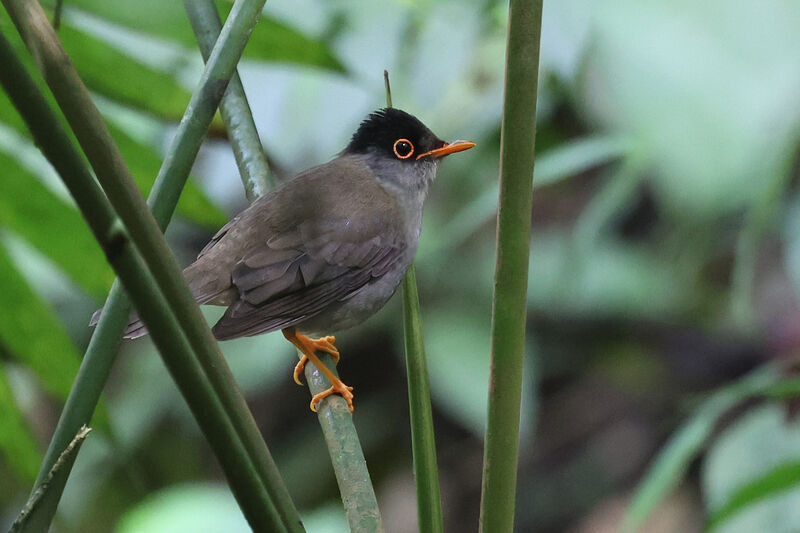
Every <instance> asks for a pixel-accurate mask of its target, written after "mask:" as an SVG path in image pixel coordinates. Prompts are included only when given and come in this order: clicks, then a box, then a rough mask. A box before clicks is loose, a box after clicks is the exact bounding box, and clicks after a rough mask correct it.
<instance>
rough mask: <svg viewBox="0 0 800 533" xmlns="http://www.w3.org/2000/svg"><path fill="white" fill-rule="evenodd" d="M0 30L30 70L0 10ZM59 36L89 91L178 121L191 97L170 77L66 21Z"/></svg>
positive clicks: (20, 43)
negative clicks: (0, 29)
mask: <svg viewBox="0 0 800 533" xmlns="http://www.w3.org/2000/svg"><path fill="white" fill-rule="evenodd" d="M176 4H177V2H176ZM0 27H2V28H3V30H4V34H6V35H8V36H9V38H10V40H11V42H12V44H13V45H14V49H15V50H16V51H17V53H18V55H19V56H20V57H21V58H22V59H23V61H25V63H26V65H28V66H29V67H33V63H32V61H30V59H29V58H30V56H29V54H28V52H27V49H26V47H25V45H24V44H23V42H22V40H21V39H20V37H19V35H18V34H17V33H16V31H15V29H14V26H13V25H12V23H11V20H10V19H9V17H8V15H7V14H6V13H5V11H0ZM6 30H7V31H6ZM58 37H59V40H60V41H61V44H62V45H63V46H64V49H65V50H66V51H67V54H69V57H70V61H72V63H73V64H74V65H75V68H77V69H78V73H79V74H80V76H81V79H82V80H83V82H84V83H85V84H86V86H87V87H88V88H89V89H90V90H91V91H94V92H97V93H98V94H101V95H103V96H105V97H107V98H109V99H112V100H116V101H118V102H120V103H122V104H125V105H128V106H131V107H134V108H136V109H139V110H140V111H143V112H145V113H150V114H153V115H155V116H157V117H160V118H162V119H164V120H170V121H178V120H180V118H181V117H182V116H183V112H184V110H185V109H186V106H187V105H188V104H189V99H190V98H191V96H192V95H191V93H190V92H189V91H187V90H186V89H184V88H183V87H182V86H181V85H180V84H179V83H178V81H177V80H176V79H175V78H174V77H173V76H172V75H171V74H169V73H166V72H159V71H157V70H154V69H152V68H150V67H148V66H146V65H143V64H142V63H139V62H138V61H136V60H135V59H133V58H131V57H130V56H128V55H126V54H123V53H122V52H119V51H117V50H116V49H115V48H113V47H111V46H109V45H108V43H106V42H104V41H102V40H100V39H98V38H96V37H94V36H92V35H89V34H88V33H85V32H83V31H81V30H79V29H76V28H75V27H73V26H71V25H70V24H69V23H68V22H67V21H64V22H62V25H61V28H60V29H59V31H58ZM30 70H31V68H29V71H30ZM45 92H48V94H49V91H45Z"/></svg>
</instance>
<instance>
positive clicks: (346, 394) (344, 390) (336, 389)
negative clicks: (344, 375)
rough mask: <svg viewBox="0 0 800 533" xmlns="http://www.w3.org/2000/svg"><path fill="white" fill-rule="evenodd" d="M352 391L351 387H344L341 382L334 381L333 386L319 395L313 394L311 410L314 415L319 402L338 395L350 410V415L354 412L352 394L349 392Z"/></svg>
mask: <svg viewBox="0 0 800 533" xmlns="http://www.w3.org/2000/svg"><path fill="white" fill-rule="evenodd" d="M352 390H353V387H349V386H347V385H345V384H344V383H343V382H342V381H336V382H334V383H333V385H332V386H331V387H330V388H328V389H325V390H324V391H322V392H320V393H319V394H315V395H314V397H313V398H311V404H310V406H311V410H312V411H314V412H315V413H316V412H317V406H318V405H319V402H321V401H322V400H324V399H325V398H327V397H328V396H330V395H331V394H339V395H341V397H342V398H344V400H345V401H346V402H347V407H348V408H349V409H350V412H351V413H352V412H353V410H354V407H353V393H352V392H350V391H352Z"/></svg>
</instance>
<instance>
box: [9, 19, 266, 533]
mask: <svg viewBox="0 0 800 533" xmlns="http://www.w3.org/2000/svg"><path fill="white" fill-rule="evenodd" d="M0 63H2V65H3V68H2V69H0V84H2V86H3V88H4V89H5V91H6V93H7V94H8V95H9V97H10V99H11V101H12V103H13V104H14V107H16V108H17V110H19V112H20V114H21V115H22V117H23V119H24V120H25V122H26V124H27V125H28V128H29V129H30V130H31V133H32V135H33V138H34V140H35V141H36V144H37V145H38V146H39V147H40V148H41V150H42V152H43V153H44V155H45V156H46V157H47V159H48V160H49V161H50V162H51V164H52V165H53V167H54V168H55V169H56V171H57V172H58V174H59V175H60V176H61V178H62V180H63V181H64V183H65V185H66V186H67V188H68V189H69V191H70V193H71V194H72V196H73V198H74V199H75V202H76V203H77V205H78V208H79V209H80V211H81V213H82V214H83V216H84V218H85V219H86V221H87V223H88V224H89V227H90V229H91V230H92V233H94V235H95V238H96V239H97V241H98V243H99V244H100V246H101V247H102V249H103V251H104V252H105V254H106V258H107V259H108V261H109V263H110V264H111V266H112V267H113V268H114V270H115V271H116V272H117V274H118V275H119V276H120V279H121V280H122V283H124V284H125V288H126V290H127V291H128V294H130V295H131V297H132V299H133V302H134V304H135V305H136V307H137V309H138V310H139V313H140V315H141V316H142V319H143V320H144V321H145V324H146V325H147V327H148V329H149V330H150V334H151V335H152V337H153V341H154V342H155V344H156V346H157V348H158V350H159V352H160V353H161V355H162V357H163V358H164V362H165V364H166V365H167V367H168V369H169V371H170V373H171V374H172V376H173V378H174V379H175V382H176V383H177V384H178V386H179V388H180V390H181V393H182V394H183V396H184V398H185V399H186V401H187V403H188V404H189V407H190V408H191V410H192V413H193V414H194V416H195V418H196V419H197V421H198V423H199V425H200V428H201V429H202V430H203V433H204V434H205V435H206V438H207V439H208V442H209V444H210V445H211V448H212V449H213V451H214V453H215V454H216V456H217V458H218V459H219V461H220V465H221V466H222V469H223V471H224V472H225V475H226V476H227V478H228V481H229V483H230V486H231V490H232V491H233V493H234V496H235V497H236V499H237V501H238V502H239V504H240V506H241V507H242V510H243V511H244V513H245V516H246V517H247V519H248V521H249V522H250V524H251V525H252V527H253V528H254V529H256V530H259V531H261V530H265V531H276V530H279V529H277V528H280V527H281V522H280V517H279V515H278V514H277V512H276V511H275V509H274V506H273V505H272V502H271V501H270V499H269V497H268V495H267V493H266V491H265V489H264V487H263V484H262V482H261V479H260V478H259V476H258V473H257V472H256V470H255V468H254V467H253V463H252V462H251V461H250V459H249V457H248V455H247V453H246V451H245V448H244V446H243V444H242V442H241V440H240V438H239V436H238V434H237V433H236V431H235V429H234V427H233V425H232V424H231V421H230V419H229V417H228V415H227V413H226V412H225V410H224V408H223V406H222V405H221V403H220V402H219V399H218V398H217V396H216V394H215V393H214V391H213V389H212V388H211V385H210V384H209V382H208V379H207V378H206V376H205V375H204V373H203V369H202V368H201V367H200V365H199V364H198V363H197V360H196V358H195V356H194V353H193V350H192V347H191V346H190V344H189V342H188V340H187V337H186V335H185V333H184V331H183V330H182V329H181V327H180V325H179V324H178V321H177V320H176V316H175V314H174V313H173V310H172V309H171V307H170V305H169V304H168V303H167V301H166V299H165V298H164V295H163V293H162V292H161V290H160V289H159V287H158V285H157V284H156V282H155V280H154V279H153V276H152V274H151V272H150V270H149V269H148V268H147V265H146V264H145V263H144V261H143V260H142V257H141V255H140V253H139V251H138V249H137V247H136V246H135V245H134V243H133V241H132V240H131V239H130V237H129V235H128V231H127V229H126V227H125V225H124V224H123V223H122V221H121V220H120V218H119V217H118V216H117V214H116V213H115V212H114V209H113V208H112V206H111V205H110V204H109V202H108V199H107V198H106V196H105V195H104V194H103V191H102V189H100V187H99V186H98V184H97V182H96V181H95V179H94V177H93V176H92V174H91V173H90V172H89V170H88V169H87V168H86V166H85V165H84V162H83V159H82V158H81V156H80V154H79V153H78V152H77V150H75V148H74V147H73V145H72V143H71V142H70V140H69V138H68V137H67V134H66V132H65V131H64V130H63V128H62V127H61V125H60V121H59V118H58V117H57V116H56V115H55V113H54V112H53V111H52V110H51V109H50V107H49V106H48V104H47V101H46V100H45V99H44V97H43V96H42V94H41V93H40V92H39V89H38V87H36V84H35V83H34V81H33V80H32V79H31V77H30V76H29V75H28V73H27V72H26V71H25V69H24V67H23V66H22V64H21V62H20V61H19V59H18V58H17V57H16V55H15V54H14V52H13V49H12V48H11V45H10V43H9V42H8V40H6V38H5V36H3V35H2V33H0ZM64 478H66V476H64ZM51 510H52V512H53V513H54V512H55V508H54V507H53V508H52V509H51Z"/></svg>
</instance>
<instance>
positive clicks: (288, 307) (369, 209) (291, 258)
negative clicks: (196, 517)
mask: <svg viewBox="0 0 800 533" xmlns="http://www.w3.org/2000/svg"><path fill="white" fill-rule="evenodd" d="M362 171H363V169H361V168H360V167H358V166H354V165H352V164H351V165H345V166H344V167H336V166H334V168H331V165H330V164H329V165H328V166H327V168H326V169H325V175H324V176H322V180H324V184H323V182H322V181H320V180H318V179H312V178H307V179H301V180H300V181H299V182H298V183H296V184H295V186H294V187H292V188H291V190H290V195H303V194H307V195H309V196H310V197H305V198H304V202H303V203H302V204H300V205H304V206H305V208H306V209H307V211H305V212H304V213H301V214H299V215H298V212H297V210H296V208H297V207H298V203H297V202H296V201H297V200H298V199H299V197H295V198H288V197H286V196H287V195H286V194H278V197H277V198H276V200H279V201H277V202H270V203H271V204H273V203H274V205H273V206H272V207H273V210H272V212H271V214H270V215H265V216H264V218H263V219H262V220H260V221H257V220H255V219H253V216H252V215H244V216H242V217H241V219H240V221H238V222H231V223H230V224H229V226H230V227H228V229H226V228H223V229H222V230H221V231H220V234H221V235H219V237H217V238H216V239H217V241H218V242H219V243H220V244H219V246H220V247H221V248H224V247H225V246H226V245H227V243H226V242H225V235H226V234H227V233H230V237H231V238H235V234H236V233H237V231H238V229H237V226H238V225H240V224H241V225H247V227H248V228H252V227H254V225H257V224H259V223H260V224H262V226H261V228H262V231H261V233H260V235H259V238H256V239H253V236H252V235H250V236H249V237H248V238H247V241H246V242H247V243H248V244H247V249H246V251H245V252H244V253H243V254H242V256H241V259H240V260H239V261H237V262H236V264H235V265H234V266H233V268H232V270H231V278H230V279H231V282H232V285H233V286H234V287H235V288H236V290H237V291H238V294H239V298H238V299H237V300H236V301H235V302H234V303H233V304H232V305H231V306H230V307H229V308H228V310H227V312H226V313H225V315H224V316H223V317H222V318H221V319H220V321H219V322H218V323H217V324H216V325H215V326H214V334H215V335H216V336H217V338H219V339H229V338H235V337H241V336H249V335H256V334H259V333H265V332H268V331H274V330H277V329H281V328H285V327H288V326H291V325H293V324H296V323H298V322H302V321H303V320H305V319H307V318H309V317H312V316H314V315H316V314H318V313H320V312H321V311H323V310H324V309H325V308H326V307H327V306H329V305H331V304H333V303H335V302H339V301H342V300H346V299H347V298H348V297H350V296H352V295H353V294H354V293H355V292H356V291H358V290H359V289H360V288H362V287H363V286H364V285H366V284H367V283H369V282H370V281H371V280H373V279H375V278H379V277H381V276H382V275H383V274H385V273H386V271H387V270H388V269H389V268H390V266H391V265H392V264H394V263H395V262H396V261H397V260H398V259H400V258H401V257H402V255H403V254H404V252H405V250H406V247H407V244H406V243H405V239H404V236H403V232H402V230H401V224H399V223H398V220H402V214H401V213H400V211H399V207H398V206H397V204H396V203H395V202H394V201H393V200H392V199H391V198H390V197H388V195H386V193H385V192H384V191H383V190H382V189H380V187H379V186H378V185H377V184H376V183H375V181H374V178H371V177H370V176H368V175H362ZM302 177H303V176H299V178H302ZM325 191H331V192H329V193H328V197H330V196H331V195H333V194H335V195H336V201H333V200H329V201H327V202H326V201H325V196H326V192H325ZM332 191H335V192H332ZM282 196H283V197H282ZM293 200H294V201H293ZM292 207H294V208H295V210H292ZM262 212H265V213H266V210H262ZM264 228H267V229H264ZM215 244H216V243H215ZM211 249H213V247H212V248H210V249H209V250H207V251H206V252H205V253H209V252H210V250H211Z"/></svg>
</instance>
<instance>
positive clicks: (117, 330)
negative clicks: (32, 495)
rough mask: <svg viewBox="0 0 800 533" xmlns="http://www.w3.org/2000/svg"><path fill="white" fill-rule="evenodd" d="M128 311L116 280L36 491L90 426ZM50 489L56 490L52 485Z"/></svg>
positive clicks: (60, 418) (68, 400)
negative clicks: (68, 446)
mask: <svg viewBox="0 0 800 533" xmlns="http://www.w3.org/2000/svg"><path fill="white" fill-rule="evenodd" d="M129 312H130V301H129V300H128V297H127V296H126V294H125V291H124V290H123V289H122V286H121V285H120V283H119V280H117V281H115V282H114V285H113V286H112V287H111V293H110V295H109V297H108V300H106V305H105V307H104V310H103V315H102V316H101V317H100V322H99V323H98V324H97V329H96V330H95V332H94V334H93V335H92V338H91V340H90V341H89V347H88V348H87V349H86V354H85V355H84V357H83V360H82V361H81V366H80V368H79V369H78V375H77V376H75V381H74V382H73V384H72V389H70V392H69V396H68V397H67V401H66V403H65V404H64V409H63V411H61V416H60V417H59V419H58V424H57V425H56V429H55V431H54V432H53V437H52V438H51V439H50V443H49V444H48V446H47V452H46V453H45V456H44V460H43V461H42V465H41V467H40V469H39V475H38V476H37V478H36V482H35V483H34V484H33V490H34V491H35V490H36V489H37V487H38V486H39V485H40V484H41V483H42V481H44V478H45V477H46V476H47V474H48V472H49V471H50V469H51V468H52V467H53V465H54V464H55V462H56V461H57V460H58V457H59V456H60V455H61V452H62V451H63V450H64V449H65V448H66V447H67V445H68V444H69V442H70V441H71V440H72V436H73V435H75V433H77V431H78V429H80V427H81V426H83V425H89V422H90V420H91V418H92V414H93V413H94V409H95V406H96V405H97V402H98V401H100V395H101V394H102V392H103V387H104V386H105V384H106V381H107V380H108V375H109V373H110V372H111V366H112V365H113V362H114V358H115V356H116V354H117V352H118V351H119V347H120V344H122V332H123V330H124V329H125V326H126V325H127V324H128V313H129ZM65 480H66V478H65ZM50 490H53V487H51V489H50Z"/></svg>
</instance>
